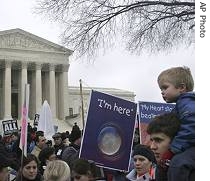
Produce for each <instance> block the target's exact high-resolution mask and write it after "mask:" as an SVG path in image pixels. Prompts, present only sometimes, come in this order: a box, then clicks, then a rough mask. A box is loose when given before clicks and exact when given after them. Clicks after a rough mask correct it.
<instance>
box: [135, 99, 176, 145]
mask: <svg viewBox="0 0 210 181" xmlns="http://www.w3.org/2000/svg"><path fill="white" fill-rule="evenodd" d="M174 107H175V104H168V103H157V102H139V121H140V133H141V143H142V144H147V141H148V134H147V131H146V130H147V126H148V124H149V122H150V121H151V120H152V119H153V118H154V117H155V116H156V115H160V114H164V113H169V112H171V111H172V109H174Z"/></svg>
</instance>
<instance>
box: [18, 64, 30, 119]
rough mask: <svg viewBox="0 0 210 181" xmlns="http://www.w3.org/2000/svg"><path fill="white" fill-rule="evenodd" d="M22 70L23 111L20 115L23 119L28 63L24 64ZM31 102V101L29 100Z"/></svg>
mask: <svg viewBox="0 0 210 181" xmlns="http://www.w3.org/2000/svg"><path fill="white" fill-rule="evenodd" d="M21 66H22V69H21V90H20V91H21V99H20V100H21V109H20V115H21V118H22V107H23V104H24V93H25V84H27V83H28V74H27V66H28V64H27V62H22V65H21ZM29 101H30V100H29Z"/></svg>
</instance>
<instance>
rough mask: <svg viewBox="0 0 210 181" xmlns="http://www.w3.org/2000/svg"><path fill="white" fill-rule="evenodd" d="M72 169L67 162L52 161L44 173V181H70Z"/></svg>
mask: <svg viewBox="0 0 210 181" xmlns="http://www.w3.org/2000/svg"><path fill="white" fill-rule="evenodd" d="M70 178H71V174H70V168H69V166H68V164H67V163H66V162H65V161H62V160H53V161H50V162H49V163H48V164H47V166H46V169H45V171H44V181H70Z"/></svg>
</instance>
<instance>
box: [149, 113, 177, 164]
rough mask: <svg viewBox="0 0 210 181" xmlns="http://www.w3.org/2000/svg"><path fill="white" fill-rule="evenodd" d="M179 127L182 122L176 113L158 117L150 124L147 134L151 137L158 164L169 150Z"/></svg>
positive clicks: (151, 145) (151, 146)
mask: <svg viewBox="0 0 210 181" xmlns="http://www.w3.org/2000/svg"><path fill="white" fill-rule="evenodd" d="M179 127H180V120H179V119H178V118H177V116H176V114H175V113H167V114H163V115H159V116H156V117H155V118H154V119H153V120H152V121H151V122H150V123H149V125H148V127H147V133H148V134H149V135H150V148H151V150H152V151H153V152H154V154H155V157H156V160H157V161H158V162H159V161H160V159H161V157H162V155H163V154H164V153H165V152H166V151H167V150H168V149H169V147H170V143H171V141H172V140H173V138H174V136H175V135H176V134H177V132H178V130H179Z"/></svg>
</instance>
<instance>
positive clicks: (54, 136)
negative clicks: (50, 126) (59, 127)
mask: <svg viewBox="0 0 210 181" xmlns="http://www.w3.org/2000/svg"><path fill="white" fill-rule="evenodd" d="M52 138H53V139H55V138H61V134H60V133H55V134H54V135H53V136H52Z"/></svg>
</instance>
